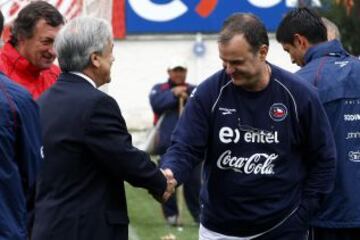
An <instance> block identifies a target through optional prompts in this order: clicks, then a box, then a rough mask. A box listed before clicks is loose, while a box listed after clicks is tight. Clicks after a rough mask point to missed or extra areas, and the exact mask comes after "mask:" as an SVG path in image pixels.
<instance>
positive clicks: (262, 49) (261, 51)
mask: <svg viewBox="0 0 360 240" xmlns="http://www.w3.org/2000/svg"><path fill="white" fill-rule="evenodd" d="M268 52H269V47H268V46H267V45H266V44H263V45H261V46H260V48H259V56H260V59H261V61H265V60H266V56H267V54H268Z"/></svg>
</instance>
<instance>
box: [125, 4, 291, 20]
mask: <svg viewBox="0 0 360 240" xmlns="http://www.w3.org/2000/svg"><path fill="white" fill-rule="evenodd" d="M239 1H241V0H239ZM247 1H248V2H249V3H250V4H251V5H253V6H255V7H259V8H270V7H273V6H275V5H277V4H279V3H281V2H282V1H283V0H247ZM218 2H219V0H199V3H198V4H197V5H196V7H195V12H196V13H197V14H199V16H201V17H203V18H206V17H208V16H210V15H211V14H212V12H213V11H214V10H215V9H216V6H217V4H218ZM129 4H130V6H131V7H132V9H133V10H134V12H136V14H137V15H139V16H140V17H142V18H144V19H146V20H149V21H153V22H167V21H171V20H173V19H176V18H178V17H180V16H182V15H184V14H185V13H186V12H187V11H189V9H188V6H187V5H186V4H185V3H184V2H183V0H171V1H170V2H168V3H154V2H153V1H152V0H129ZM296 4H297V0H286V1H285V5H286V6H287V7H295V6H296Z"/></svg>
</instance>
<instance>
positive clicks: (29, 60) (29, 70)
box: [0, 1, 64, 99]
mask: <svg viewBox="0 0 360 240" xmlns="http://www.w3.org/2000/svg"><path fill="white" fill-rule="evenodd" d="M63 24H64V19H63V16H62V15H61V13H60V12H59V11H58V10H57V9H56V8H55V7H54V6H52V5H51V4H49V3H47V2H45V1H34V2H31V3H30V4H28V5H27V6H25V7H24V8H23V9H22V10H21V11H20V12H19V14H18V16H17V18H16V19H15V21H14V24H13V26H12V29H11V36H10V40H9V41H8V42H7V43H5V45H4V46H3V49H2V51H1V54H0V70H1V71H2V72H3V73H4V74H5V75H7V76H8V77H9V78H11V79H12V80H14V81H15V82H17V83H19V84H20V85H22V86H23V87H24V88H26V89H27V90H28V91H29V92H30V93H31V95H32V96H33V98H34V99H37V98H38V97H39V96H40V95H41V94H42V93H43V92H44V91H45V90H46V89H48V88H49V87H50V86H51V85H52V84H53V83H54V82H55V80H56V78H57V77H58V75H59V73H60V69H59V68H58V67H57V66H56V65H54V64H53V62H54V60H55V58H56V53H55V51H54V48H53V43H54V40H55V37H56V35H57V33H58V31H59V30H60V28H61V27H62V26H63Z"/></svg>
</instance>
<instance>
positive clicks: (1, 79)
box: [0, 73, 42, 240]
mask: <svg viewBox="0 0 360 240" xmlns="http://www.w3.org/2000/svg"><path fill="white" fill-rule="evenodd" d="M40 148H41V133H40V119H39V109H38V106H37V104H36V103H35V102H34V101H33V100H32V97H31V95H30V94H29V93H28V92H27V91H26V90H25V89H23V88H22V87H20V86H19V85H18V84H16V83H14V82H13V81H12V80H10V79H9V78H7V77H6V76H5V75H4V74H3V73H0V239H1V240H3V239H4V240H5V239H11V240H26V239H28V232H27V224H28V222H27V221H28V220H29V219H30V218H29V214H28V211H32V210H33V209H32V208H33V206H32V204H33V200H34V199H33V196H34V193H35V192H34V188H35V179H36V177H37V175H38V173H39V168H40V165H41V163H42V159H41V155H40Z"/></svg>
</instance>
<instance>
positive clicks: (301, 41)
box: [293, 33, 309, 49]
mask: <svg viewBox="0 0 360 240" xmlns="http://www.w3.org/2000/svg"><path fill="white" fill-rule="evenodd" d="M293 45H294V46H295V47H299V48H301V49H307V48H308V47H309V41H308V40H307V38H306V37H304V36H302V35H300V34H298V33H295V34H294V43H293Z"/></svg>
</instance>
